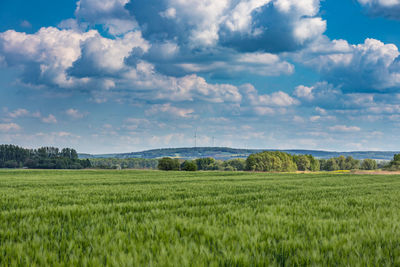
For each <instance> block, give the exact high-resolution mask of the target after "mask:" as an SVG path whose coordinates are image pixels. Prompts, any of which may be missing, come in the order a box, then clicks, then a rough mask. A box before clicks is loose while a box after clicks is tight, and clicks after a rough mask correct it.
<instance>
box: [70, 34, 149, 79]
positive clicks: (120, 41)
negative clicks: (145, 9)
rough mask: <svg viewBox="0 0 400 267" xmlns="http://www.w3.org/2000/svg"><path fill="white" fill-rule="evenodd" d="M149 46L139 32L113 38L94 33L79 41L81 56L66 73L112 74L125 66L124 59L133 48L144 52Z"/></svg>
mask: <svg viewBox="0 0 400 267" xmlns="http://www.w3.org/2000/svg"><path fill="white" fill-rule="evenodd" d="M149 46H150V45H149V43H148V42H147V41H146V40H144V39H143V38H142V36H141V33H140V32H129V33H127V34H125V35H124V36H123V37H122V38H115V39H108V38H104V37H102V36H100V35H99V34H95V35H94V36H93V37H91V38H88V39H86V40H84V41H82V42H81V56H80V57H79V59H77V60H76V61H75V62H74V63H73V65H72V66H71V67H70V68H69V69H68V73H69V74H70V75H72V76H75V77H92V76H101V77H104V76H110V75H111V76H113V75H115V74H116V73H118V72H120V71H121V70H123V69H124V68H125V59H126V58H127V57H128V56H129V55H130V53H131V51H132V50H133V49H134V48H137V49H140V50H141V51H144V52H145V51H147V50H148V49H149Z"/></svg>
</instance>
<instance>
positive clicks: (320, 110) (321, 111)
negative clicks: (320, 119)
mask: <svg viewBox="0 0 400 267" xmlns="http://www.w3.org/2000/svg"><path fill="white" fill-rule="evenodd" d="M315 111H316V112H318V113H319V114H321V115H327V114H328V112H327V111H326V110H325V109H323V108H320V107H316V108H315Z"/></svg>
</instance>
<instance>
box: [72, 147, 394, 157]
mask: <svg viewBox="0 0 400 267" xmlns="http://www.w3.org/2000/svg"><path fill="white" fill-rule="evenodd" d="M262 151H282V152H287V153H290V154H296V155H298V154H311V155H313V156H314V157H317V158H323V159H327V158H332V157H338V156H340V155H343V156H345V157H347V156H352V157H353V158H355V159H366V158H371V159H376V160H391V159H393V155H394V154H397V153H400V152H398V151H397V152H396V151H352V152H338V151H323V150H299V149H289V150H277V149H237V148H229V147H187V148H161V149H152V150H146V151H141V152H131V153H117V154H98V155H91V154H79V157H80V158H145V159H154V158H161V157H172V158H181V159H195V158H203V157H212V158H215V159H219V160H227V159H232V158H247V157H248V156H249V155H250V154H253V153H258V152H262Z"/></svg>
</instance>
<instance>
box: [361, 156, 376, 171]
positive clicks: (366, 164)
mask: <svg viewBox="0 0 400 267" xmlns="http://www.w3.org/2000/svg"><path fill="white" fill-rule="evenodd" d="M377 168H378V164H377V163H376V160H373V159H364V160H363V161H362V163H361V169H363V170H376V169H377Z"/></svg>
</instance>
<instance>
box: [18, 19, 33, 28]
mask: <svg viewBox="0 0 400 267" xmlns="http://www.w3.org/2000/svg"><path fill="white" fill-rule="evenodd" d="M20 25H21V27H23V28H32V24H31V23H30V22H29V21H27V20H23V21H21V23H20Z"/></svg>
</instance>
